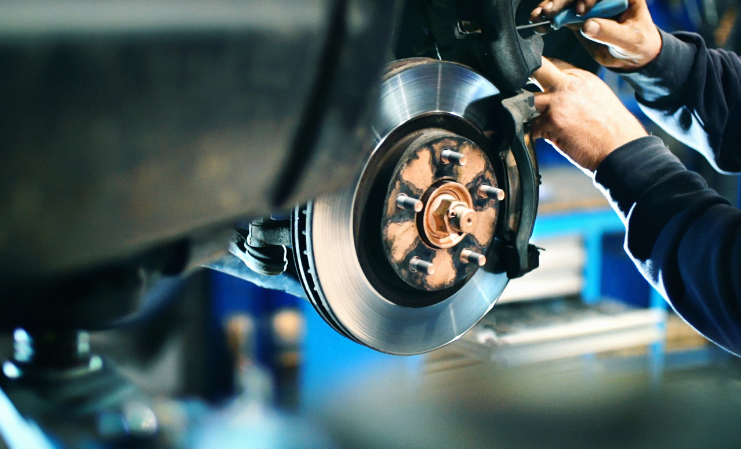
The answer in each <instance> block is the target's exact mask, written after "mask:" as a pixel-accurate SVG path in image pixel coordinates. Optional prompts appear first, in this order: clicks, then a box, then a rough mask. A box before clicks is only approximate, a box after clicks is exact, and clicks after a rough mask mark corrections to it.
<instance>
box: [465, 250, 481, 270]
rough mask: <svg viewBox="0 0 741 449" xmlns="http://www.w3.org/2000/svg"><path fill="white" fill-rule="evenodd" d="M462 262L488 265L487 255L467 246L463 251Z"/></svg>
mask: <svg viewBox="0 0 741 449" xmlns="http://www.w3.org/2000/svg"><path fill="white" fill-rule="evenodd" d="M461 262H463V263H475V264H476V265H478V266H480V267H483V266H484V265H486V256H485V255H483V254H479V253H477V252H474V251H471V250H470V249H468V248H466V249H464V250H463V251H461Z"/></svg>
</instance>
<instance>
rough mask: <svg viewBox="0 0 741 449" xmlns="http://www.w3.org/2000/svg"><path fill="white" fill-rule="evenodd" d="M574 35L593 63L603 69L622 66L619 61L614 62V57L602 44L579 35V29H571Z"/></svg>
mask: <svg viewBox="0 0 741 449" xmlns="http://www.w3.org/2000/svg"><path fill="white" fill-rule="evenodd" d="M572 30H573V31H574V35H575V36H576V38H577V39H578V40H579V42H581V44H582V45H583V46H584V48H586V50H587V52H589V54H590V55H592V57H593V58H594V60H595V61H597V62H598V63H600V64H601V65H603V66H605V67H620V66H621V65H622V64H621V62H620V61H616V59H615V57H614V56H613V55H612V54H610V51H609V50H608V47H607V46H606V45H604V44H600V43H597V42H594V41H593V40H590V39H587V38H586V37H584V36H583V35H582V33H581V28H580V27H576V28H572Z"/></svg>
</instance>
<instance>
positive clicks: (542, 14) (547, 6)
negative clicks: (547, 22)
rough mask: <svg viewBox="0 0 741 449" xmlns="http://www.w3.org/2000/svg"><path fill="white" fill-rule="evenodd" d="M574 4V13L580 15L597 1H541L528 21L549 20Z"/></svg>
mask: <svg viewBox="0 0 741 449" xmlns="http://www.w3.org/2000/svg"><path fill="white" fill-rule="evenodd" d="M574 2H576V13H577V14H579V15H582V14H586V13H587V12H589V10H591V9H592V7H593V6H594V4H595V3H597V0H543V1H542V2H540V3H539V4H538V6H536V7H535V9H533V10H532V11H531V12H530V21H531V22H532V23H537V22H540V21H542V20H544V19H550V18H551V17H553V16H555V15H556V14H558V13H559V12H561V11H563V10H564V9H566V8H567V7H569V6H571V5H572V4H573V3H574Z"/></svg>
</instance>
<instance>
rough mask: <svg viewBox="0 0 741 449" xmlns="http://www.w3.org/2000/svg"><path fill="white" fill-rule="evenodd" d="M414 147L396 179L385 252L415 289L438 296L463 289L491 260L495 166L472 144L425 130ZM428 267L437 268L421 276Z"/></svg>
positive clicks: (386, 218)
mask: <svg viewBox="0 0 741 449" xmlns="http://www.w3.org/2000/svg"><path fill="white" fill-rule="evenodd" d="M399 145H403V146H406V149H405V150H404V152H403V154H402V156H401V159H400V161H399V163H398V164H397V166H396V169H395V171H394V173H393V176H392V177H391V182H390V183H389V188H388V194H387V198H386V202H385V206H384V211H383V218H382V220H381V227H382V229H381V232H382V240H383V245H384V251H385V253H386V256H387V258H388V261H389V263H390V264H391V266H392V267H393V269H394V271H395V272H396V273H397V275H399V277H400V278H401V279H402V280H403V281H404V282H406V283H407V284H409V285H411V286H413V287H415V288H417V289H420V290H426V291H436V290H442V289H446V288H450V287H453V286H455V285H458V284H460V283H463V282H465V281H466V279H468V278H469V277H470V276H471V275H473V274H474V273H475V272H476V270H477V269H478V267H479V266H480V265H483V264H484V263H485V261H486V258H485V254H486V253H487V251H488V249H489V245H490V244H491V241H492V238H493V235H494V230H495V227H496V221H497V215H498V201H499V199H498V198H497V197H496V196H493V197H492V195H482V194H481V187H482V186H489V187H493V188H498V183H497V179H496V175H495V173H494V170H493V168H492V165H491V162H490V161H489V159H488V157H487V156H486V154H485V153H484V151H483V150H482V149H481V148H479V147H478V146H477V145H476V144H475V143H473V142H472V141H470V140H468V139H466V138H463V137H461V136H459V135H456V134H453V133H451V132H449V131H446V130H443V129H434V128H433V129H424V130H421V131H418V132H416V133H414V134H412V135H410V136H409V137H408V138H407V139H404V140H403V141H402V142H400V143H399ZM420 263H422V264H423V265H424V264H429V266H427V267H426V268H425V269H419V267H420V266H421V265H420Z"/></svg>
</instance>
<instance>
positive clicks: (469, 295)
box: [295, 60, 508, 354]
mask: <svg viewBox="0 0 741 449" xmlns="http://www.w3.org/2000/svg"><path fill="white" fill-rule="evenodd" d="M499 99H500V92H499V90H498V89H497V88H496V87H495V86H494V85H492V84H491V83H490V82H489V81H488V80H486V79H485V78H484V77H483V76H481V75H480V74H478V73H476V72H475V71H473V70H471V69H469V68H467V67H465V66H462V65H459V64H455V63H449V62H443V61H434V60H423V61H422V62H412V63H406V64H404V63H400V64H396V65H395V66H393V67H392V68H391V70H390V71H389V72H388V74H387V76H386V78H385V80H384V82H383V83H382V85H381V95H380V104H379V112H378V114H377V116H376V118H375V120H374V122H373V125H372V134H373V135H374V136H375V145H374V150H373V152H372V153H371V154H370V156H369V159H368V161H367V162H366V165H365V167H364V170H363V171H362V173H360V174H359V176H358V178H357V180H356V182H355V183H354V185H353V186H352V187H351V188H348V189H346V190H344V191H341V192H339V193H336V194H333V195H327V196H324V197H322V198H319V199H317V200H315V201H314V202H312V203H310V204H309V205H308V206H307V207H306V208H304V209H301V211H300V213H297V214H296V215H297V216H298V217H299V219H300V220H305V224H304V225H303V226H302V227H299V228H298V229H301V231H300V232H298V233H297V234H296V236H295V238H300V239H303V240H302V241H301V242H300V243H301V244H300V245H298V247H299V248H300V252H301V254H299V256H300V257H298V258H297V263H298V264H299V271H301V276H302V280H303V283H304V287H305V290H306V292H307V296H308V297H309V300H310V301H311V302H312V304H313V305H314V306H315V308H316V309H317V311H318V312H319V313H320V314H321V315H322V317H323V318H324V319H325V320H326V321H327V322H328V323H329V324H330V325H332V326H333V327H334V328H335V329H337V330H338V331H339V332H340V333H342V334H343V335H346V336H348V337H349V338H351V339H353V340H355V341H357V342H359V343H361V344H364V345H367V346H369V347H371V348H373V349H376V350H378V351H382V352H386V353H391V354H418V353H423V352H427V351H430V350H433V349H436V348H438V347H441V346H443V345H445V344H447V343H450V342H452V341H454V340H455V339H457V338H459V337H460V336H461V335H462V334H464V333H465V332H466V331H467V330H469V329H470V328H471V327H473V326H474V325H475V324H476V323H477V322H478V321H479V320H480V319H481V318H482V317H483V316H484V315H485V314H486V313H487V312H488V311H489V310H490V309H491V307H493V305H494V303H495V302H496V300H497V299H498V298H499V296H500V295H501V293H502V292H503V290H504V288H505V287H506V285H507V282H508V279H507V276H506V274H505V273H494V272H492V271H490V270H487V269H486V268H487V267H481V265H483V264H484V262H485V254H486V253H487V251H488V249H489V247H490V246H491V242H492V239H493V235H494V227H495V225H496V222H497V219H498V214H499V211H500V210H501V209H500V207H499V202H500V201H501V200H502V199H504V197H503V196H501V194H502V193H503V189H501V188H499V185H500V184H499V182H498V180H497V177H496V173H495V170H494V168H493V167H492V161H491V157H490V155H487V154H486V151H485V150H484V149H483V148H482V147H481V146H480V145H478V144H477V143H474V141H473V140H475V139H473V138H471V139H469V138H468V137H466V136H462V135H459V134H456V133H455V132H452V131H451V130H449V129H446V127H445V126H441V127H436V126H421V125H420V126H419V127H417V128H416V129H415V126H416V125H415V124H416V123H418V122H419V123H421V122H422V121H425V120H426V121H429V120H430V118H431V117H432V118H433V119H434V118H440V119H441V120H442V121H446V120H447V121H453V122H455V123H456V126H458V125H457V124H460V126H461V127H463V128H466V129H471V130H472V133H473V134H476V135H477V136H483V135H485V132H486V124H487V123H489V119H490V117H489V115H490V114H491V110H492V107H491V105H492V104H493V103H496V102H497V101H499ZM443 119H444V120H443ZM433 121H434V120H433ZM438 122H439V121H437V122H435V123H437V124H439V123H438ZM400 133H401V135H400ZM418 139H421V140H418ZM400 142H402V143H401V144H403V147H401V148H400V147H398V145H399V144H400ZM484 143H487V142H484ZM397 153H399V154H398V155H397ZM423 153H426V156H425V155H424V154H423ZM425 157H427V159H428V160H429V161H428V163H429V164H431V165H430V168H429V173H428V175H429V176H427V178H426V180H425V182H423V183H418V185H416V186H413V184H414V183H413V182H412V179H411V178H413V177H414V176H412V174H411V173H409V175H410V176H406V177H405V176H404V174H403V172H404V170H405V167H408V166H409V164H413V163H415V161H420V160H422V159H424V158H425ZM384 164H387V165H388V164H391V168H393V169H392V170H384V169H382V168H383V167H382V165H384ZM466 167H468V168H466ZM386 172H389V174H388V175H387V177H386V178H384V179H380V178H381V177H382V176H381V175H380V174H379V173H381V174H382V173H386ZM415 173H416V174H420V173H421V176H423V177H424V176H425V170H420V171H415ZM379 183H380V184H383V185H382V188H378V187H377V185H379ZM374 188H375V189H376V190H373V189H374ZM379 189H380V190H379ZM487 189H488V190H487ZM379 192H381V193H379ZM379 198H380V199H379ZM418 202H421V203H418ZM373 205H375V206H373ZM371 206H373V207H371ZM370 209H373V210H370ZM376 209H377V211H376ZM376 212H377V214H378V218H377V223H376V218H374V217H375V216H374V215H373V214H374V213H376ZM391 226H397V228H398V227H399V226H401V227H406V228H407V229H409V231H407V232H413V234H414V235H413V238H412V240H413V244H412V245H404V247H403V248H401V250H399V248H396V250H395V249H394V241H395V239H396V238H399V236H400V235H401V234H399V233H398V232H397V233H396V234H395V237H394V236H392V235H391V234H393V233H389V232H388V231H389V227H391ZM397 231H398V229H397ZM299 234H300V235H299ZM371 253H372V254H371ZM369 254H370V255H369ZM378 254H380V256H378V257H376V255H378ZM442 254H445V256H442V257H444V258H447V259H449V261H450V264H449V265H448V266H447V268H446V267H443V264H441V263H440V264H436V263H435V262H434V260H436V259H435V256H436V255H442ZM425 263H429V264H431V266H432V268H430V265H425ZM384 265H385V266H386V268H387V271H383V270H382V268H384V267H383V266H384ZM438 265H439V267H438ZM374 267H376V268H378V271H376V269H375V268H374ZM451 267H453V268H452V269H451ZM438 270H440V272H441V273H443V276H440V275H438V276H437V278H434V275H435V273H438ZM430 276H433V278H430ZM430 279H433V281H432V282H431V281H430ZM434 279H438V281H434ZM425 295H429V297H431V298H435V299H434V300H425V299H421V300H420V302H419V303H415V301H417V299H415V298H417V297H419V298H426V297H427V296H425Z"/></svg>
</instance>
